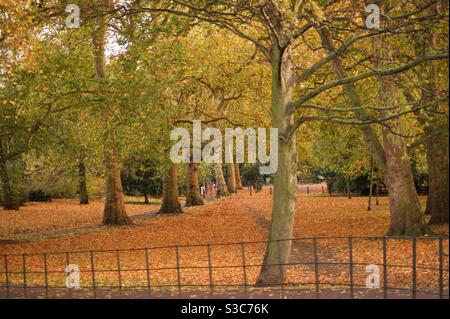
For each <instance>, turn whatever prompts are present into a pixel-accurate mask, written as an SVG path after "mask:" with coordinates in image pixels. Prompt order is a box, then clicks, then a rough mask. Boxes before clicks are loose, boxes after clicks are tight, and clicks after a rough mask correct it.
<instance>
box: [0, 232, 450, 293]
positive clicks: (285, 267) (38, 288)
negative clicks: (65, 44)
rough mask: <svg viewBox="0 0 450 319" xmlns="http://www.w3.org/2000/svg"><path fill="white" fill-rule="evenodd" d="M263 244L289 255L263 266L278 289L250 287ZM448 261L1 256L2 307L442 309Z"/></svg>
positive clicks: (162, 251) (206, 250)
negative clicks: (100, 303)
mask: <svg viewBox="0 0 450 319" xmlns="http://www.w3.org/2000/svg"><path fill="white" fill-rule="evenodd" d="M269 244H276V245H278V248H280V245H286V244H289V245H291V247H292V250H291V251H292V253H291V256H290V258H289V260H280V258H278V262H276V263H273V264H270V265H268V266H269V267H274V269H277V270H278V271H279V272H280V275H279V277H278V279H277V281H276V282H273V281H272V282H271V283H270V284H265V285H262V284H258V285H256V283H257V279H258V275H259V273H260V270H261V267H262V265H263V259H264V258H263V257H264V252H265V250H266V248H267V245H269ZM278 251H280V250H279V249H278ZM448 251H449V241H448V237H420V238H414V237H307V238H306V237H305V238H292V239H284V240H277V241H252V242H235V243H216V244H193V245H188V244H186V245H185V244H183V245H172V246H159V247H144V248H132V249H105V250H90V251H71V252H45V253H32V254H7V255H2V254H0V263H1V264H2V265H0V298H23V297H25V298H37V297H48V298H105V297H131V298H148V297H154V298H157V297H175V298H176V297H198V298H208V297H228V296H230V295H234V296H236V297H242V298H247V297H263V298H413V299H415V298H440V299H443V298H448V296H449V295H448V291H449V272H448V269H449V268H448V264H449V260H448V256H449V254H448ZM69 265H70V266H69ZM68 266H69V268H67V267H68ZM266 266H267V265H266ZM70 267H72V268H70ZM74 267H75V268H74ZM74 269H75V270H74ZM68 287H70V288H68ZM75 287H76V288H75Z"/></svg>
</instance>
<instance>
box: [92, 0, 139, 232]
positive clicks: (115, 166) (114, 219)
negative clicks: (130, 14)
mask: <svg viewBox="0 0 450 319" xmlns="http://www.w3.org/2000/svg"><path fill="white" fill-rule="evenodd" d="M99 5H102V6H103V8H104V9H106V8H111V6H112V0H100V1H99ZM107 25H108V16H107V15H102V16H101V17H99V18H98V20H97V21H96V25H95V30H94V34H93V39H92V40H93V41H92V42H93V47H94V65H95V72H96V76H97V78H98V79H102V80H104V79H106V78H107V75H106V63H105V42H106V31H107ZM103 116H104V121H105V123H106V128H105V134H104V141H103V147H104V160H105V175H106V181H105V182H106V185H105V189H106V192H105V207H104V210H103V223H104V224H105V225H125V224H130V223H131V220H130V219H129V218H128V216H127V213H126V211H125V204H124V198H123V190H122V181H121V179H120V166H119V162H118V160H119V158H118V153H117V151H116V142H115V136H114V130H115V128H114V127H112V124H111V123H110V122H111V118H112V114H111V110H110V109H109V108H105V109H104V111H103Z"/></svg>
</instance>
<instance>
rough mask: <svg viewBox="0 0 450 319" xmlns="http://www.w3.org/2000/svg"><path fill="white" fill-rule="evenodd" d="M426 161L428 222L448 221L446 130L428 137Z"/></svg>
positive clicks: (441, 222) (439, 222) (442, 222)
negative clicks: (429, 216) (429, 217)
mask: <svg viewBox="0 0 450 319" xmlns="http://www.w3.org/2000/svg"><path fill="white" fill-rule="evenodd" d="M427 162H428V176H429V177H428V185H429V195H428V202H427V210H428V212H429V213H430V214H431V219H430V224H444V223H448V217H449V203H448V193H449V172H448V166H449V157H448V135H447V133H446V132H442V131H441V132H436V133H435V134H432V135H431V136H429V137H428V141H427Z"/></svg>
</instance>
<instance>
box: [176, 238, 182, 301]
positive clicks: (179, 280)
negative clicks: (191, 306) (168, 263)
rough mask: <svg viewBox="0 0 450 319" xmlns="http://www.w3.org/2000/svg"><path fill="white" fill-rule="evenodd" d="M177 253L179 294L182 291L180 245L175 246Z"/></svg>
mask: <svg viewBox="0 0 450 319" xmlns="http://www.w3.org/2000/svg"><path fill="white" fill-rule="evenodd" d="M175 254H176V258H177V285H178V294H180V293H181V278H180V254H179V251H178V245H177V246H175Z"/></svg>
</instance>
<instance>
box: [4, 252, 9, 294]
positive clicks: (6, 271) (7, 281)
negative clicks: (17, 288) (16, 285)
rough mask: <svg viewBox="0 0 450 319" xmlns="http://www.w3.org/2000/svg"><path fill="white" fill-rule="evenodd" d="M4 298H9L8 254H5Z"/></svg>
mask: <svg viewBox="0 0 450 319" xmlns="http://www.w3.org/2000/svg"><path fill="white" fill-rule="evenodd" d="M5 280H6V298H7V299H9V275H8V255H5Z"/></svg>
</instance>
